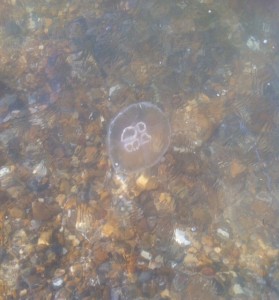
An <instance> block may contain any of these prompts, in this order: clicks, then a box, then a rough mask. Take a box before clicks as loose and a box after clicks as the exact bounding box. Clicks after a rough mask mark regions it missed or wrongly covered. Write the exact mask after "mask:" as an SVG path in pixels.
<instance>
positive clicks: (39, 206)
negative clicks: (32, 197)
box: [32, 201, 61, 221]
mask: <svg viewBox="0 0 279 300" xmlns="http://www.w3.org/2000/svg"><path fill="white" fill-rule="evenodd" d="M60 211H61V208H60V207H59V206H58V205H57V204H55V203H53V204H51V205H50V204H45V203H41V202H39V201H35V202H33V203H32V213H33V218H34V219H35V220H38V221H47V220H50V219H51V218H52V217H54V216H56V215H57V214H58V213H59V212H60Z"/></svg>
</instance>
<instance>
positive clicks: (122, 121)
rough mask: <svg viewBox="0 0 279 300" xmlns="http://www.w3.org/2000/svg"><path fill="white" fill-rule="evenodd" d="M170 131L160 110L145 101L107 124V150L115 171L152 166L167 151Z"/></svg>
mask: <svg viewBox="0 0 279 300" xmlns="http://www.w3.org/2000/svg"><path fill="white" fill-rule="evenodd" d="M170 136H171V130H170V125H169V121H168V119H167V117H166V116H165V114H164V113H163V111H162V110H161V109H159V108H158V107H157V106H155V105H154V104H152V103H149V102H140V103H136V104H132V105H130V106H128V107H127V108H125V109H124V110H122V111H121V112H120V113H119V114H118V115H117V116H116V117H115V118H114V119H113V120H112V121H111V123H110V126H109V130H108V151H109V156H110V159H111V162H112V165H113V167H114V169H115V170H116V172H120V173H131V172H137V171H140V170H143V169H146V168H149V167H152V166H153V165H155V164H156V163H158V162H159V160H160V159H161V158H162V156H163V155H164V154H165V152H166V151H167V149H168V147H169V144H170Z"/></svg>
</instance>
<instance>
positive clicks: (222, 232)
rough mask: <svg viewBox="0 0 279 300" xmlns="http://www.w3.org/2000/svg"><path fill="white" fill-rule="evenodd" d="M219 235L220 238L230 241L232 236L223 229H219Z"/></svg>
mask: <svg viewBox="0 0 279 300" xmlns="http://www.w3.org/2000/svg"><path fill="white" fill-rule="evenodd" d="M217 234H218V236H219V237H221V238H223V239H229V238H230V234H229V233H228V232H227V231H226V230H225V229H222V228H218V229H217Z"/></svg>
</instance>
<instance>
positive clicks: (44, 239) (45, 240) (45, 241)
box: [38, 230, 52, 246]
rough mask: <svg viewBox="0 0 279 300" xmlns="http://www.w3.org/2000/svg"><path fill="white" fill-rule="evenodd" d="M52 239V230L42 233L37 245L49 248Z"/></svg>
mask: <svg viewBox="0 0 279 300" xmlns="http://www.w3.org/2000/svg"><path fill="white" fill-rule="evenodd" d="M51 237H52V230H49V231H43V232H41V234H40V237H39V239H38V245H39V246H40V245H43V246H49V245H50V241H51Z"/></svg>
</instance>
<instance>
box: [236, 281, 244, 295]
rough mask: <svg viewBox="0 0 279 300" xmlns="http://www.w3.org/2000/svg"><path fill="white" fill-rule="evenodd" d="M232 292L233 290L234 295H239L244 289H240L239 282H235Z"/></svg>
mask: <svg viewBox="0 0 279 300" xmlns="http://www.w3.org/2000/svg"><path fill="white" fill-rule="evenodd" d="M233 292H234V294H235V295H241V294H244V291H243V289H242V287H241V285H240V284H235V285H234V286H233Z"/></svg>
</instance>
